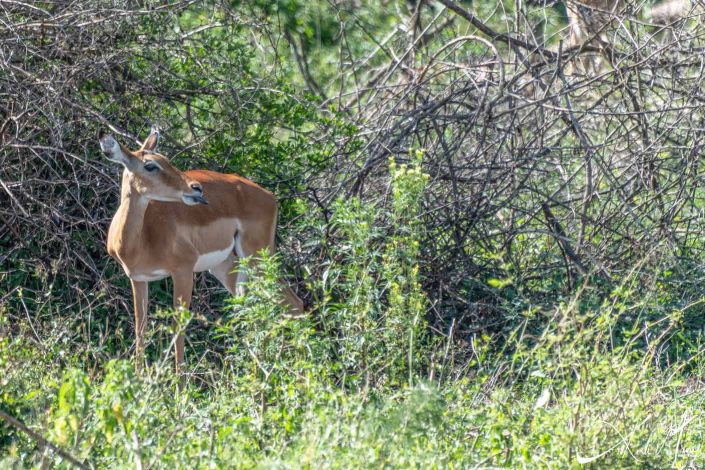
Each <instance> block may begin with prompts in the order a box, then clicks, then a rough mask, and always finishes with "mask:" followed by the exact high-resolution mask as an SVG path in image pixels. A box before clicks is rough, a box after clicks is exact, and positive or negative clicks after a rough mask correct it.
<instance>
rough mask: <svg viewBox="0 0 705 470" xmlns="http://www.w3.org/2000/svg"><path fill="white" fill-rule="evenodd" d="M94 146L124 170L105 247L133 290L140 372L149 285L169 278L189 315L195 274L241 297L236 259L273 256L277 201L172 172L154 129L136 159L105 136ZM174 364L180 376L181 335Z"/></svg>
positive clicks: (226, 181)
mask: <svg viewBox="0 0 705 470" xmlns="http://www.w3.org/2000/svg"><path fill="white" fill-rule="evenodd" d="M99 140H100V148H101V150H102V151H103V152H104V153H105V154H106V156H107V157H108V159H109V160H111V161H113V162H115V163H120V164H121V165H122V166H123V167H124V171H123V173H122V187H121V191H120V207H119V208H118V210H117V212H116V213H115V216H114V217H113V220H112V223H111V224H110V230H109V232H108V243H107V245H108V253H109V254H110V256H112V257H113V258H115V259H116V260H117V261H118V262H119V263H120V264H121V265H122V267H123V269H124V270H125V274H127V276H128V277H129V278H130V281H131V282H132V293H133V297H134V308H135V335H136V358H137V365H138V367H139V366H140V362H141V360H142V355H143V352H144V341H143V336H144V325H145V314H146V312H147V302H148V294H147V289H148V283H149V281H156V280H159V279H163V278H165V277H167V276H171V278H172V280H173V283H174V308H175V309H179V308H184V309H188V308H189V306H190V303H191V291H192V289H193V273H194V272H199V271H210V272H211V273H212V274H213V275H214V276H215V277H216V278H217V279H218V280H219V281H220V282H221V283H222V284H223V286H225V288H226V289H227V290H228V291H229V292H230V293H231V294H235V292H236V289H237V291H238V292H240V291H241V290H242V289H243V287H244V282H245V281H246V276H245V274H244V273H242V272H237V267H238V257H240V258H244V257H248V256H253V255H255V254H256V253H257V251H259V250H261V249H263V248H266V249H268V250H269V251H270V252H272V253H273V251H274V231H275V229H276V224H277V201H276V199H275V198H274V196H273V195H272V194H271V193H270V192H269V191H267V190H265V189H263V188H261V187H259V186H257V185H256V184H255V183H253V182H252V181H249V180H247V179H245V178H243V177H241V176H238V175H233V174H222V173H215V172H212V171H206V170H191V171H185V172H182V171H179V170H177V169H176V168H174V167H173V166H172V165H171V163H169V160H167V159H166V157H164V156H163V155H160V154H158V153H156V148H157V143H158V142H159V133H158V132H157V131H156V130H155V129H153V130H152V132H151V133H150V135H149V137H147V140H145V142H144V144H143V145H142V147H141V148H140V149H139V150H136V151H131V150H128V149H127V148H126V147H125V146H124V145H122V144H120V143H119V142H117V141H116V140H115V139H114V138H113V137H112V136H111V135H103V136H101V137H100V138H99ZM236 286H237V287H236ZM283 294H284V301H285V302H286V303H287V304H288V306H289V310H290V312H291V313H292V314H294V315H296V314H300V313H302V312H303V303H302V302H301V299H299V298H298V297H297V296H296V294H295V293H294V292H293V291H292V290H291V289H290V288H289V287H288V286H284V287H283ZM175 356H176V370H177V372H178V371H179V368H180V366H181V364H182V363H183V360H184V337H183V334H179V335H178V336H177V339H176V354H175Z"/></svg>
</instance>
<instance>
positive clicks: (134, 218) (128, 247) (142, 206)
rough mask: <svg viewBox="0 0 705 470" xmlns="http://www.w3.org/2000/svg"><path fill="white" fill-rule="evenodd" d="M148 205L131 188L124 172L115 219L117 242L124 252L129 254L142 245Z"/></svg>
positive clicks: (145, 200)
mask: <svg viewBox="0 0 705 470" xmlns="http://www.w3.org/2000/svg"><path fill="white" fill-rule="evenodd" d="M148 204H149V199H147V198H146V197H144V196H143V195H141V194H139V192H138V191H137V190H135V189H134V188H132V187H131V185H130V176H129V174H128V173H127V170H125V172H124V173H123V175H122V188H121V190H120V208H119V209H118V212H117V214H116V217H115V218H116V219H117V220H116V222H117V227H118V233H116V236H117V241H118V244H119V246H120V247H122V249H123V250H124V251H127V252H131V251H134V250H137V249H139V247H140V244H141V243H142V227H143V226H144V214H145V212H146V211H147V205H148Z"/></svg>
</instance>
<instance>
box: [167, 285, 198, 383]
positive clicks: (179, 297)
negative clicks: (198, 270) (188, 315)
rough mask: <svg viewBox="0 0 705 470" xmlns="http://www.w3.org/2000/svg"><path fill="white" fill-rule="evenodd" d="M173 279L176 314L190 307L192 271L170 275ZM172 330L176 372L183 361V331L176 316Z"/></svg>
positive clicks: (179, 370) (179, 369)
mask: <svg viewBox="0 0 705 470" xmlns="http://www.w3.org/2000/svg"><path fill="white" fill-rule="evenodd" d="M171 278H172V280H173V281H174V310H175V313H176V314H178V313H179V311H180V310H188V309H189V308H190V307H191V295H192V292H193V273H192V272H191V271H188V272H183V273H177V274H174V275H172V276H171ZM173 325H174V332H175V333H176V335H177V336H176V344H175V348H174V350H175V354H174V356H175V360H176V373H177V375H178V374H179V373H180V372H181V368H182V366H183V363H184V346H185V345H184V342H185V340H184V333H183V331H181V330H180V328H179V324H178V321H177V320H176V318H175V319H174V321H173Z"/></svg>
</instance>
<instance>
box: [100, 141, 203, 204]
mask: <svg viewBox="0 0 705 470" xmlns="http://www.w3.org/2000/svg"><path fill="white" fill-rule="evenodd" d="M98 140H99V141H100V149H101V150H102V151H103V153H105V155H106V156H107V157H108V160H110V161H112V162H115V163H120V164H122V165H123V166H124V167H125V170H126V171H125V178H129V180H128V184H129V185H130V188H131V189H132V190H133V191H137V193H139V194H140V195H142V196H144V197H146V198H147V199H153V200H155V201H183V202H185V203H186V204H188V205H189V206H193V205H196V204H208V201H207V200H206V199H205V198H204V197H203V187H202V186H201V183H199V182H198V181H195V180H192V179H190V178H189V177H187V176H186V174H185V173H183V172H182V171H179V170H178V169H176V168H174V166H172V164H171V163H169V160H167V158H166V157H164V156H163V155H160V154H158V153H156V149H157V144H158V143H159V132H158V131H157V130H156V129H152V132H151V133H150V134H149V137H147V140H145V141H144V144H142V147H141V148H140V149H139V150H135V151H132V150H129V149H128V148H127V147H125V146H124V145H122V144H121V143H119V142H118V141H117V140H115V138H113V136H112V135H110V134H105V135H101V136H100V137H99V138H98Z"/></svg>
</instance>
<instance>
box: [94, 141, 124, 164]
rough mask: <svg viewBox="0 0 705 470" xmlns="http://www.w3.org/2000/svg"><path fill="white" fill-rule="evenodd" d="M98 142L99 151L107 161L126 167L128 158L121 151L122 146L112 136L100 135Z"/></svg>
mask: <svg viewBox="0 0 705 470" xmlns="http://www.w3.org/2000/svg"><path fill="white" fill-rule="evenodd" d="M98 141H99V142H100V149H101V150H102V151H103V153H104V154H105V156H106V157H108V160H110V161H111V162H115V163H121V164H123V165H125V166H127V164H128V163H129V162H130V157H129V155H127V154H126V153H125V152H124V151H123V149H122V146H121V145H120V144H119V143H118V141H117V140H115V138H114V137H113V136H112V135H110V134H102V135H101V136H100V137H98Z"/></svg>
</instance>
